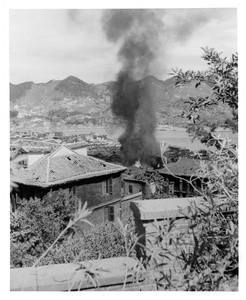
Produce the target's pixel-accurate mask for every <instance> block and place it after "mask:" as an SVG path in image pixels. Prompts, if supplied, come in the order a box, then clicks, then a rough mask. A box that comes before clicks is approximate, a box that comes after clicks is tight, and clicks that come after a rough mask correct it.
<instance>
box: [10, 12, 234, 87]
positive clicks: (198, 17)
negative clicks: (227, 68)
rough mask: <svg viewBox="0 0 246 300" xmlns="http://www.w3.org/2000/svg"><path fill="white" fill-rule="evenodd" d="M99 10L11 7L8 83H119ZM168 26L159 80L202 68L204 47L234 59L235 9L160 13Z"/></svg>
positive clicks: (112, 47) (162, 42) (162, 38)
mask: <svg viewBox="0 0 246 300" xmlns="http://www.w3.org/2000/svg"><path fill="white" fill-rule="evenodd" d="M103 13H104V10H100V9H77V10H75V9H73V10H71V9H10V10H9V76H10V82H11V83H13V84H19V83H21V82H25V81H33V82H35V83H41V82H47V81H49V80H51V79H56V80H61V79H64V78H66V77H68V76H69V75H73V76H76V77H78V78H80V79H81V80H83V81H85V82H87V83H102V82H105V81H109V80H115V78H116V75H117V72H118V71H119V69H120V66H121V65H120V62H119V61H118V58H117V52H118V50H119V47H120V44H119V43H112V42H111V41H108V40H107V38H106V36H105V33H104V32H103V29H102V22H101V20H102V15H103ZM158 14H159V15H160V16H161V20H162V22H163V24H164V30H163V32H161V34H160V41H159V42H160V45H159V51H158V54H157V63H156V65H157V67H156V69H155V70H154V71H153V74H152V75H154V76H156V77H158V78H159V79H162V80H164V79H166V78H168V74H169V73H170V71H171V69H172V68H179V69H183V70H188V69H192V70H203V69H206V68H207V65H206V63H205V62H204V61H203V59H202V58H201V55H202V53H203V52H202V50H201V47H206V46H208V47H211V48H215V49H216V50H217V51H218V52H223V55H224V56H227V57H230V56H231V54H232V53H235V52H236V51H237V9H236V8H218V9H215V8H211V9H209V8H205V9H195V8H192V9H158Z"/></svg>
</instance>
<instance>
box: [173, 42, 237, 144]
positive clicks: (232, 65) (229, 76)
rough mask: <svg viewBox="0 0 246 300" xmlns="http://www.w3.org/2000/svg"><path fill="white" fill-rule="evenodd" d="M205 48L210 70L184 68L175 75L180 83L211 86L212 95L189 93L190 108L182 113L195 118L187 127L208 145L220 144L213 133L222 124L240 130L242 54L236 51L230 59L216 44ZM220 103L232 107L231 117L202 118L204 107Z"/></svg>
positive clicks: (205, 58) (180, 84) (194, 135)
mask: <svg viewBox="0 0 246 300" xmlns="http://www.w3.org/2000/svg"><path fill="white" fill-rule="evenodd" d="M202 50H203V51H204V54H203V55H202V58H203V59H204V60H205V61H207V63H208V65H209V69H208V70H207V71H202V72H201V71H198V72H194V71H190V70H189V71H186V72H183V71H182V70H172V71H173V72H172V73H171V75H174V78H175V79H176V86H182V85H185V84H186V83H188V82H194V84H195V87H196V88H197V87H198V86H199V85H200V84H201V83H202V82H203V83H206V84H208V85H209V86H211V88H212V90H213V92H212V94H211V95H210V96H207V97H197V98H193V97H189V100H187V101H186V103H188V104H189V108H188V110H186V111H183V112H182V116H183V117H186V118H188V119H189V120H190V121H191V122H190V124H189V125H188V126H187V130H188V132H189V133H190V134H191V135H193V137H196V138H198V139H199V140H200V141H201V142H202V143H206V144H207V145H208V146H210V145H215V146H217V147H219V144H218V142H216V141H215V140H214V136H213V133H214V132H215V130H216V129H217V128H218V127H223V128H227V129H230V130H232V131H233V132H237V130H238V54H237V53H235V54H233V55H232V57H231V59H230V60H228V59H227V58H226V57H225V58H222V57H221V54H222V53H218V52H217V51H215V50H214V49H213V48H208V47H206V48H202ZM219 104H223V105H225V106H228V107H229V108H230V110H231V118H229V119H226V120H224V122H222V123H220V122H217V121H214V122H208V121H207V120H204V119H202V118H201V115H200V112H201V110H203V109H205V108H206V107H213V106H215V105H219Z"/></svg>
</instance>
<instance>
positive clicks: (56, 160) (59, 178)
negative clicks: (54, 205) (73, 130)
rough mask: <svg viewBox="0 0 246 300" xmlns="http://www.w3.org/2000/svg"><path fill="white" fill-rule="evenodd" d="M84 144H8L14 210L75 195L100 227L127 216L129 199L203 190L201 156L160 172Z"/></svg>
mask: <svg viewBox="0 0 246 300" xmlns="http://www.w3.org/2000/svg"><path fill="white" fill-rule="evenodd" d="M103 138H105V137H103ZM88 147H90V143H88V142H86V141H85V140H82V141H78V142H71V140H70V142H66V143H64V141H63V142H62V143H61V142H60V140H59V139H58V138H53V139H52V138H50V139H46V140H41V139H33V138H32V139H30V138H29V137H27V138H25V139H15V142H12V143H11V145H10V151H11V157H12V159H13V158H16V157H18V167H17V168H16V169H15V174H14V176H15V182H16V184H17V188H14V189H13V190H12V192H11V207H12V211H16V209H17V208H18V204H19V203H20V201H21V200H22V199H27V200H28V199H31V198H33V199H34V198H40V199H43V198H46V199H48V200H49V201H52V198H54V197H58V196H59V193H60V192H63V193H65V195H66V196H67V197H70V196H76V197H74V198H75V199H76V200H75V201H81V202H83V203H85V202H87V206H88V208H90V209H91V210H92V211H93V213H92V214H91V216H90V217H89V218H90V219H89V220H90V221H91V222H92V223H94V224H95V225H101V224H103V223H105V222H107V221H114V220H115V219H116V218H117V217H120V218H123V219H124V218H126V219H127V218H129V214H130V208H129V207H130V202H131V201H133V200H142V201H147V200H148V199H157V198H158V199H160V198H163V199H164V198H168V197H169V198H170V197H172V198H173V197H190V196H193V195H197V192H198V191H199V190H201V189H203V183H202V182H203V180H202V179H201V178H200V179H199V178H197V177H195V174H196V172H197V170H198V169H199V166H200V162H199V160H195V159H185V158H180V159H179V160H178V161H177V162H175V163H171V164H168V167H165V168H160V169H158V170H154V169H151V168H147V167H141V166H132V167H131V168H126V167H125V166H123V165H120V164H113V163H109V162H105V161H103V160H100V159H97V158H94V157H91V156H88ZM192 176H194V180H193V182H192V184H190V183H189V181H190V179H191V177H192ZM77 205H78V203H76V205H75V206H77ZM86 230H87V229H85V231H86ZM88 230H89V229H88Z"/></svg>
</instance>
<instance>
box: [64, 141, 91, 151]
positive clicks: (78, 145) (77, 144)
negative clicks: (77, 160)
mask: <svg viewBox="0 0 246 300" xmlns="http://www.w3.org/2000/svg"><path fill="white" fill-rule="evenodd" d="M66 146H67V147H69V148H70V149H78V148H82V147H87V146H88V143H87V142H86V141H81V142H75V143H67V144H66Z"/></svg>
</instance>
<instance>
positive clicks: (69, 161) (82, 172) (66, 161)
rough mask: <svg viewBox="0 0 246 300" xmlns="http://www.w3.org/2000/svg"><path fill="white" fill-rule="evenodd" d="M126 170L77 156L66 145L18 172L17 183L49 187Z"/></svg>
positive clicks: (97, 160)
mask: <svg viewBox="0 0 246 300" xmlns="http://www.w3.org/2000/svg"><path fill="white" fill-rule="evenodd" d="M125 169H126V168H125V167H122V166H119V165H115V164H111V163H106V162H104V161H102V160H99V159H96V158H93V157H89V156H83V155H80V154H77V153H76V152H74V151H73V150H71V149H69V148H68V147H66V146H65V145H62V146H60V147H59V149H56V150H55V151H53V152H52V153H49V154H46V155H44V156H43V157H41V158H40V159H39V160H38V161H37V162H35V163H34V164H33V165H32V166H31V167H30V168H29V169H19V170H18V174H16V175H17V177H18V180H17V183H23V184H26V185H33V186H41V187H49V186H52V185H58V184H63V183H66V182H71V181H76V180H80V179H85V178H91V177H98V176H102V175H106V174H113V173H117V172H122V171H124V170H125Z"/></svg>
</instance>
